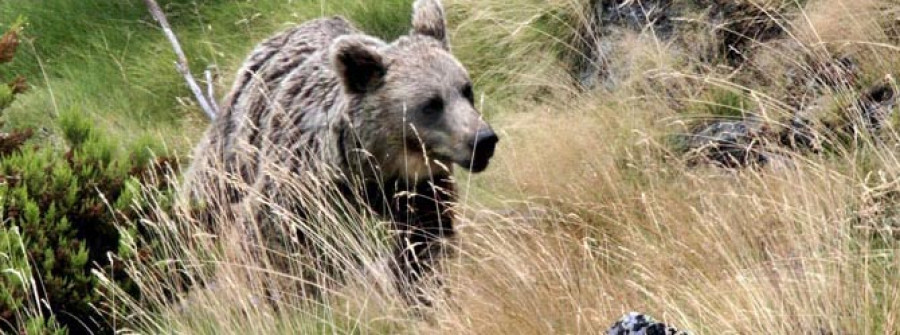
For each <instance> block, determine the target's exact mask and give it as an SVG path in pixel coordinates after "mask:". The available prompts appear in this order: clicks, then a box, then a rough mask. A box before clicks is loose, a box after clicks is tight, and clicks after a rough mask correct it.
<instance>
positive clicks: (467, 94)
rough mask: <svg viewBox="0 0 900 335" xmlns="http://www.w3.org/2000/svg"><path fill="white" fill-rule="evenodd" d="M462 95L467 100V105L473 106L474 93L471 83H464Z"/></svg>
mask: <svg viewBox="0 0 900 335" xmlns="http://www.w3.org/2000/svg"><path fill="white" fill-rule="evenodd" d="M462 95H463V97H464V98H466V100H469V103H471V104H473V105H474V104H475V93H473V92H472V83H466V86H463V88H462Z"/></svg>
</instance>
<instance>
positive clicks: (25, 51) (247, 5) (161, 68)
mask: <svg viewBox="0 0 900 335" xmlns="http://www.w3.org/2000/svg"><path fill="white" fill-rule="evenodd" d="M410 3H411V1H410V0H390V1H379V2H377V4H376V3H374V2H371V1H363V0H339V1H332V0H329V1H324V0H323V1H304V2H303V3H296V2H294V3H292V2H286V1H277V0H262V1H251V2H248V1H237V0H230V1H212V0H208V1H191V0H178V1H160V5H161V6H163V8H164V10H165V11H166V13H167V15H168V17H169V19H170V21H171V23H172V25H173V29H174V30H175V32H176V34H178V36H179V38H180V40H181V43H182V45H183V47H184V49H185V52H186V53H187V54H188V57H189V58H190V61H191V66H192V69H193V71H194V73H195V75H196V76H198V79H200V80H203V79H202V72H203V70H204V69H205V68H206V67H207V66H216V67H217V68H219V69H220V77H219V80H218V81H217V82H216V87H217V93H218V94H219V95H223V94H225V93H226V90H227V88H228V87H229V86H230V84H231V80H232V73H233V71H234V70H235V69H236V68H237V67H238V66H239V65H240V62H241V61H242V59H243V57H244V55H245V54H246V53H247V52H248V51H249V50H250V49H251V48H252V47H253V46H254V45H255V44H256V43H258V41H259V40H261V39H262V38H264V37H265V36H268V35H270V34H272V33H273V32H275V31H277V30H280V29H283V28H285V27H287V26H289V25H291V24H294V23H299V22H302V21H304V20H307V19H310V18H314V17H319V16H323V15H333V14H337V13H341V14H343V15H345V16H347V17H348V18H350V19H351V20H353V21H354V22H355V23H357V25H358V26H359V27H360V28H361V29H363V30H365V31H367V32H370V33H372V34H375V35H378V36H382V37H384V38H389V39H390V38H393V37H396V36H398V35H400V34H402V33H404V32H406V31H407V30H408V26H409V23H408V22H409V20H408V17H409V15H410V11H411V10H410ZM19 17H24V18H25V19H26V20H27V21H28V26H27V29H26V31H25V34H26V37H27V39H28V41H27V42H25V43H23V46H22V47H21V48H20V55H19V57H17V58H16V61H15V62H14V63H13V64H11V66H9V67H5V68H3V69H0V76H2V77H9V76H11V75H12V74H21V75H24V76H26V77H27V78H28V79H29V81H30V83H31V84H32V85H33V86H34V89H33V91H32V92H31V93H30V94H28V95H25V96H22V97H20V99H19V100H18V102H17V103H16V104H14V105H13V106H12V107H11V108H10V109H9V110H8V111H6V113H5V114H6V115H5V119H6V120H7V124H8V126H10V127H37V128H41V129H44V130H46V131H45V132H44V133H45V134H50V135H47V137H51V138H52V137H53V136H52V134H53V133H55V131H56V129H57V127H56V125H55V120H56V117H57V116H58V115H59V113H60V112H61V111H72V110H74V111H78V112H82V113H86V114H89V115H91V117H92V118H93V119H94V120H95V122H98V123H100V124H103V125H105V126H106V128H109V129H111V130H112V132H113V133H114V134H115V135H116V136H117V137H119V138H120V139H121V140H122V141H124V142H129V141H132V140H134V139H136V138H139V137H140V136H143V135H146V134H151V135H152V136H156V137H158V138H161V139H166V140H167V142H170V145H173V146H174V147H175V148H177V149H182V150H186V149H188V148H189V147H190V145H191V143H193V140H195V139H196V137H197V135H198V134H199V133H200V132H198V131H197V129H202V128H203V127H204V125H205V123H206V122H207V121H206V120H205V118H204V116H203V115H202V113H201V112H200V111H199V109H198V108H197V107H196V106H194V105H193V100H192V98H191V96H190V92H189V91H188V90H187V87H186V85H185V84H184V80H183V79H182V78H181V76H180V75H179V74H178V73H177V72H176V71H175V68H174V66H173V62H174V54H173V53H172V51H171V47H170V46H169V44H168V41H167V40H165V38H164V36H163V35H162V33H161V32H160V31H159V30H158V28H157V26H156V24H155V22H154V21H152V19H151V18H150V16H149V14H148V13H147V11H146V8H145V7H144V4H143V2H142V1H132V0H79V1H73V0H47V1H39V2H37V1H4V2H2V3H0V28H2V27H5V26H7V25H9V24H11V23H12V22H14V21H15V19H17V18H19Z"/></svg>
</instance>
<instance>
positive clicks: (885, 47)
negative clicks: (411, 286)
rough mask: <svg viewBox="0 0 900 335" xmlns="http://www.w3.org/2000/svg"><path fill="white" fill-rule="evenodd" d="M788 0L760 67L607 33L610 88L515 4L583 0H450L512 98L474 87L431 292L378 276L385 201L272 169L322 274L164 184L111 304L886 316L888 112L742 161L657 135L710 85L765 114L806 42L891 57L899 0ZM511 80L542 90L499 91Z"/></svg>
mask: <svg viewBox="0 0 900 335" xmlns="http://www.w3.org/2000/svg"><path fill="white" fill-rule="evenodd" d="M797 6H798V11H797V13H799V14H798V15H794V16H791V17H790V18H789V19H785V20H783V21H780V22H782V23H781V24H783V25H785V27H786V29H787V31H788V33H787V34H786V35H785V37H784V38H782V39H779V40H777V41H768V42H762V43H757V44H756V45H755V46H754V47H755V52H754V54H753V55H754V57H753V58H752V59H750V60H749V61H748V63H749V64H752V65H750V66H753V67H756V70H757V71H763V73H767V74H768V75H769V76H768V77H766V78H758V79H754V77H753V76H752V75H747V73H753V72H752V71H746V72H742V69H722V68H715V67H710V66H705V65H704V64H701V63H700V62H701V59H700V58H701V57H698V56H697V55H696V54H694V53H693V52H694V51H696V50H690V49H685V48H682V47H680V46H678V45H676V44H675V43H668V42H666V41H661V40H659V39H656V38H655V37H654V36H652V35H648V34H647V33H646V31H645V32H637V33H636V32H626V33H623V34H624V35H623V36H624V37H622V38H620V39H617V40H616V41H614V42H613V43H615V44H616V47H617V50H621V52H620V53H618V54H617V56H615V57H613V58H611V59H609V62H610V64H613V65H615V66H616V67H617V69H619V70H617V71H618V72H617V74H616V77H615V78H616V80H617V81H616V83H615V84H616V85H615V87H616V88H615V89H603V88H601V89H598V90H595V91H592V92H588V93H578V90H577V89H575V88H573V87H572V86H571V78H568V77H565V73H566V70H567V69H566V68H565V64H564V63H563V62H561V61H558V60H555V59H554V58H549V59H545V58H546V53H548V52H549V50H552V49H553V48H557V47H560V46H559V45H557V44H554V45H556V46H554V47H548V46H547V44H541V43H551V44H553V43H554V41H556V42H558V41H560V39H559V36H563V35H558V34H549V33H547V34H542V33H541V31H540V25H534V24H533V23H534V22H536V21H539V20H538V18H546V15H548V14H547V13H551V14H553V15H562V14H559V13H561V12H560V11H556V9H560V8H562V9H560V10H562V13H565V9H566V8H568V9H571V8H583V3H582V2H577V1H568V2H567V1H562V2H546V3H543V2H528V3H524V2H523V4H522V5H521V6H518V7H513V6H509V5H504V3H501V2H496V1H492V0H471V1H469V0H459V1H453V2H451V4H450V6H449V7H448V8H451V9H457V10H467V13H473V15H474V14H478V15H475V16H470V17H468V19H464V18H456V19H454V20H453V21H454V22H455V23H456V24H457V27H458V28H457V29H456V30H455V31H456V34H455V35H454V37H455V39H456V40H461V43H456V45H457V46H458V47H457V49H456V50H457V52H459V53H460V54H461V58H462V60H463V61H464V62H471V64H474V66H476V67H479V68H480V69H481V72H478V73H476V76H477V77H476V78H481V79H482V80H483V81H482V82H483V83H488V84H491V85H498V87H501V89H500V90H499V93H498V94H499V95H500V96H505V97H514V98H515V99H514V100H505V99H501V98H497V99H496V100H493V101H489V103H488V104H487V105H486V106H485V107H486V109H488V110H487V113H488V115H490V116H491V118H492V119H493V123H494V124H495V128H496V129H498V130H500V132H501V136H502V137H503V141H502V142H501V145H500V147H499V148H498V153H497V157H495V158H494V163H493V164H494V165H493V166H492V167H491V168H490V169H489V171H488V172H486V173H485V174H483V175H479V176H471V175H468V174H465V173H459V174H458V175H457V183H458V184H459V185H460V186H461V188H462V192H463V195H462V196H461V197H460V199H461V200H460V203H459V204H458V210H459V212H460V217H459V229H460V231H461V234H460V235H461V236H460V240H459V243H457V244H455V245H454V246H453V249H454V250H455V256H454V257H452V258H449V259H447V260H446V261H445V263H444V265H445V268H444V269H443V271H441V277H442V278H443V284H444V285H443V286H442V287H433V288H432V289H431V290H430V292H432V294H433V296H432V299H433V300H434V301H435V306H434V307H432V308H430V309H428V310H425V311H422V310H410V309H409V308H408V307H406V306H405V305H404V304H403V303H402V300H401V299H400V298H399V297H398V296H397V294H396V292H395V291H394V290H393V288H392V287H391V285H390V278H389V276H388V275H387V273H388V272H387V270H386V269H387V266H388V264H387V262H388V261H387V257H385V255H386V254H387V250H388V247H389V243H387V242H386V241H387V239H385V235H384V234H385V230H384V229H383V228H384V222H382V221H383V220H379V219H378V218H375V217H373V216H372V215H371V214H370V213H366V212H365V211H361V212H360V211H347V209H348V208H344V207H342V206H340V204H341V201H340V199H336V198H334V197H333V196H330V195H329V193H328V192H324V193H323V191H321V190H322V185H321V184H318V182H319V180H318V179H316V178H314V177H309V178H303V179H297V178H296V176H294V175H291V174H289V173H286V172H285V171H279V170H278V169H277V168H273V170H272V171H271V173H272V174H273V175H275V176H278V177H279V178H282V179H283V180H284V181H285V182H287V183H288V184H290V185H295V187H294V190H293V191H292V192H293V194H294V195H295V196H298V197H301V198H303V199H306V200H305V201H308V206H309V208H313V209H315V212H317V213H319V214H321V215H320V216H319V217H317V218H316V219H315V220H309V219H308V218H299V217H292V214H291V213H290V211H283V212H278V215H279V216H280V217H281V218H282V220H283V221H284V222H289V223H293V224H295V225H312V226H311V228H316V229H318V231H321V232H322V234H323V236H321V238H319V239H317V241H318V242H317V243H318V245H319V246H320V247H322V248H323V249H324V250H327V251H328V252H329V253H330V255H332V256H333V257H332V259H331V260H330V261H331V262H333V263H334V264H337V266H335V267H334V268H336V269H339V271H338V272H337V273H338V274H339V276H335V275H334V273H333V272H332V273H317V272H316V270H314V269H315V268H309V267H303V266H292V265H291V264H302V263H303V262H308V261H309V259H308V256H304V255H303V253H302V252H300V251H303V250H302V248H297V246H296V245H293V244H292V243H293V242H292V241H285V242H284V243H283V245H282V246H283V247H285V249H283V250H273V249H272V248H269V246H263V245H260V244H258V243H256V242H254V239H253V238H252V235H253V234H254V233H255V232H257V231H259V230H260V227H259V226H258V224H260V222H257V221H255V220H253V219H249V220H244V221H240V222H231V224H228V223H229V220H231V221H235V220H233V219H232V218H231V217H230V216H229V217H223V218H221V219H222V220H221V222H220V223H224V226H223V229H222V231H220V232H219V233H218V234H210V233H208V232H207V231H206V230H204V229H202V225H201V224H200V222H199V220H198V219H197V218H196V217H195V216H196V215H195V213H193V212H190V211H189V210H188V209H187V208H188V207H180V206H181V205H184V204H185V203H186V200H185V199H175V202H174V203H175V204H176V206H175V207H176V210H175V211H174V213H173V212H171V211H169V210H168V209H166V207H167V205H166V204H164V203H161V204H160V206H159V207H160V210H159V211H157V212H155V213H148V216H147V219H146V222H145V224H146V225H147V227H149V229H151V231H152V232H154V234H155V235H156V236H157V237H163V239H162V241H165V242H164V243H162V245H160V247H159V248H158V249H157V250H158V251H157V252H158V254H157V255H156V256H157V258H156V259H157V260H156V261H154V262H150V263H132V264H131V266H132V268H131V270H132V272H133V274H134V275H135V276H137V277H138V278H141V279H143V280H142V281H141V282H140V283H139V284H140V285H142V287H143V288H144V292H146V294H145V296H144V297H142V299H141V300H130V299H126V298H124V297H121V296H120V297H117V298H118V300H116V301H117V303H119V304H121V305H124V306H125V307H124V308H119V309H118V310H119V311H120V312H121V317H122V318H123V319H124V320H126V321H127V322H128V324H130V325H131V326H130V327H131V329H133V330H135V331H139V332H148V333H172V332H174V333H190V334H195V333H198V334H244V333H265V334H282V333H283V334H292V333H364V334H370V333H442V334H444V333H446V334H550V333H566V334H584V333H587V334H595V333H602V332H603V331H605V329H606V328H607V327H609V326H610V325H611V324H612V323H613V322H614V321H615V320H616V319H617V318H618V317H619V316H620V315H622V314H623V313H625V312H628V311H632V310H637V311H641V312H646V313H649V314H651V315H654V316H655V317H657V318H658V319H662V320H664V321H665V322H667V323H671V324H673V325H676V326H678V327H680V328H686V329H690V330H693V331H694V332H696V333H699V334H747V333H751V334H753V333H766V334H795V333H801V334H893V333H900V324H898V322H900V312H898V311H900V286H898V283H900V271H898V266H900V260H898V257H897V252H898V242H897V240H896V232H895V230H896V229H897V226H896V224H895V221H896V218H897V212H896V210H895V209H894V208H896V206H898V204H900V201H898V200H897V199H898V198H897V195H898V194H900V164H898V163H900V162H898V159H900V156H898V151H897V146H896V144H897V143H900V141H898V139H900V136H898V133H897V132H896V131H894V129H893V128H892V126H891V124H892V123H889V124H888V127H887V129H886V130H883V131H882V132H880V133H879V134H877V135H878V136H877V137H870V136H859V137H856V138H854V139H853V140H851V141H846V137H841V136H835V135H834V134H833V132H832V131H831V130H829V129H818V130H816V131H818V132H820V135H822V138H824V139H825V141H827V142H829V143H827V147H829V148H830V149H829V150H826V151H823V152H819V153H812V152H801V151H791V150H788V149H784V148H778V147H775V146H774V145H772V146H767V147H766V148H767V149H768V150H771V151H773V153H774V155H775V156H776V157H779V159H778V160H777V164H770V165H767V166H764V167H755V168H747V169H740V170H731V169H721V168H717V167H714V166H707V165H702V164H701V165H693V164H689V163H688V162H687V161H686V160H685V159H684V158H683V157H682V156H681V155H680V154H679V151H678V150H677V149H675V148H673V147H672V145H671V143H670V142H669V139H671V138H672V136H673V135H680V134H681V133H683V132H686V131H687V130H688V129H690V128H691V124H694V123H696V122H705V121H707V120H706V119H708V118H710V117H712V116H714V115H709V114H705V111H708V110H709V109H708V108H694V107H693V106H697V105H704V106H705V105H717V104H721V103H722V102H721V101H716V100H714V99H713V98H711V97H715V95H711V94H710V91H714V90H728V91H730V92H736V93H735V94H739V95H740V96H741V97H743V100H742V101H746V102H747V103H746V104H744V105H740V106H739V107H740V108H738V109H739V111H740V113H739V115H741V116H753V117H756V118H759V119H761V120H764V121H765V122H768V123H771V124H773V125H780V124H783V123H784V122H785V120H786V119H787V118H789V117H790V116H791V113H790V111H791V108H793V107H791V103H792V102H789V101H786V100H785V99H784V96H786V95H787V94H788V93H789V92H790V90H791V89H792V84H790V83H789V82H788V79H789V78H787V73H788V72H789V70H790V71H800V73H801V74H804V73H805V74H811V73H812V72H814V71H816V67H815V66H814V64H816V62H817V61H818V62H826V61H830V60H832V59H834V58H836V57H840V56H844V55H853V56H856V57H857V59H858V64H859V67H860V68H859V70H858V73H859V74H860V77H862V79H861V82H862V83H863V84H860V85H864V84H865V83H866V82H869V83H871V82H874V81H875V80H876V78H877V79H880V78H882V77H884V76H885V75H886V74H890V73H893V71H896V70H897V69H898V66H897V64H898V50H900V49H898V48H897V47H896V40H895V39H893V38H892V37H891V36H889V34H886V33H885V32H886V31H889V30H888V29H886V25H889V24H891V22H892V21H890V20H887V21H885V20H883V15H884V13H896V11H894V12H891V11H889V10H885V8H888V9H890V8H894V9H896V6H897V5H895V4H891V3H889V2H885V1H877V0H858V1H845V0H820V1H809V2H808V3H807V4H806V5H800V4H798V5H797ZM885 6H887V7H885ZM485 8H486V9H485ZM835 8H852V9H853V11H849V12H848V11H841V10H836V9H835ZM482 9H484V11H481V10H482ZM563 16H565V15H563ZM481 30H483V31H485V32H486V33H485V34H484V35H474V34H471V35H467V34H464V33H463V32H467V31H481ZM526 31H531V34H535V35H527V34H525V33H523V32H526ZM842 32H846V33H842ZM523 36H524V37H523ZM541 36H543V37H545V38H543V39H542V38H541ZM547 36H550V37H549V38H546V37H547ZM569 36H577V34H571V35H569ZM482 39H488V40H493V41H495V42H496V41H499V42H497V43H496V45H498V46H499V48H500V50H507V51H509V50H513V51H516V52H518V53H516V52H513V53H509V55H511V57H513V59H518V60H529V59H531V60H537V59H539V58H540V61H539V62H537V63H529V64H530V65H533V66H526V65H525V64H518V65H517V64H509V63H501V62H498V61H497V60H496V59H493V60H492V59H485V58H479V57H491V56H497V54H495V53H488V54H486V55H480V52H481V51H480V50H484V48H489V44H487V42H486V41H482ZM548 41H549V42H548ZM563 41H564V42H565V43H563V44H562V47H563V48H566V47H567V46H566V45H568V46H569V47H571V46H572V45H573V44H572V42H571V41H565V40H563ZM566 43H569V44H566ZM504 48H507V49H504ZM495 50H496V49H495ZM507 51H503V52H507ZM542 57H544V58H542ZM765 71H770V72H765ZM498 74H500V75H498ZM492 76H495V77H494V78H493V79H492ZM491 80H496V82H491ZM532 84H534V85H532ZM505 85H514V86H522V87H526V89H520V88H515V87H507V86H505ZM504 87H505V88H506V89H508V90H510V92H519V93H521V92H526V93H523V95H515V94H507V93H509V92H506V91H504V90H503V89H502V88H504ZM536 87H537V88H539V87H549V89H544V90H540V89H535V88H536ZM554 87H555V88H559V89H553V88H554ZM895 89H896V88H895ZM858 90H859V87H857V86H851V85H845V86H839V87H836V88H831V89H829V90H826V91H825V92H824V93H816V94H817V99H820V100H822V101H823V102H822V103H823V104H825V105H827V106H828V107H827V108H825V110H845V109H841V108H842V106H843V107H846V98H845V97H846V96H852V95H855V94H858V92H857V91H858ZM528 95H540V96H541V98H540V99H519V98H517V97H521V96H528ZM491 99H492V98H491V97H487V98H485V100H491ZM698 111H699V112H698ZM731 117H733V115H732V116H731ZM848 119H849V121H850V122H855V121H854V120H855V119H854V118H852V117H850V118H848ZM856 121H858V120H856ZM161 177H163V176H161ZM173 182H177V181H174V180H173ZM248 192H249V193H250V194H253V190H252V189H249V190H248ZM147 196H148V197H150V198H152V199H156V198H159V197H160V195H158V194H154V193H153V190H147ZM253 196H254V197H256V198H255V200H254V201H255V202H256V204H265V203H267V202H269V199H265V197H264V196H261V195H259V194H253ZM335 202H337V204H338V205H337V206H336V205H335ZM251 206H252V205H251ZM240 210H241V209H238V211H239V212H240ZM347 213H352V214H349V215H348V214H347ZM248 236H250V237H251V238H248ZM260 249H266V250H268V251H267V252H263V253H260ZM261 254H265V255H269V256H270V257H271V256H272V255H275V256H276V258H278V257H281V259H282V260H286V262H285V263H286V264H287V266H285V264H273V263H272V262H271V261H270V259H271V258H270V257H261V256H260V255H261ZM305 257H307V258H305ZM291 262H296V263H291ZM285 268H286V269H285ZM334 277H340V279H341V281H332V280H331V279H333V278H334ZM310 278H313V283H309V282H308V281H309V280H310ZM309 284H317V285H313V286H319V287H321V288H322V289H321V291H320V292H318V294H319V297H318V298H315V299H309V298H308V296H304V295H302V294H300V293H302V292H303V290H305V289H306V288H307V287H309ZM180 288H186V289H184V290H180Z"/></svg>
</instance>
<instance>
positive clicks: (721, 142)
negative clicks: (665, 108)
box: [688, 120, 769, 168]
mask: <svg viewBox="0 0 900 335" xmlns="http://www.w3.org/2000/svg"><path fill="white" fill-rule="evenodd" d="M762 133H763V128H762V125H761V124H760V123H758V122H753V121H749V120H739V121H716V122H713V123H711V124H709V125H707V126H706V127H705V128H703V129H702V130H700V131H698V132H696V133H694V134H692V135H690V139H689V140H688V149H689V153H690V154H691V155H692V156H693V160H694V161H695V162H696V161H697V160H700V161H707V162H711V163H714V164H716V165H720V166H723V167H728V168H738V167H745V166H749V165H764V164H766V163H768V161H769V158H768V155H767V154H765V153H764V152H763V151H762V143H763V139H762V136H761V134H762Z"/></svg>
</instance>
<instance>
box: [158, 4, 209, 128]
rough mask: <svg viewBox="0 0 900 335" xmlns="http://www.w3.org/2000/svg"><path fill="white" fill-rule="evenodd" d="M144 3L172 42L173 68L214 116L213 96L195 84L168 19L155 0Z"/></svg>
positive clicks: (204, 109)
mask: <svg viewBox="0 0 900 335" xmlns="http://www.w3.org/2000/svg"><path fill="white" fill-rule="evenodd" d="M144 3H146V4H147V9H149V10H150V14H151V15H153V19H155V20H156V22H158V23H159V25H160V27H162V29H163V33H165V34H166V38H168V39H169V42H170V43H172V49H173V50H174V51H175V57H176V58H177V59H176V62H175V68H176V69H177V70H178V72H179V73H181V75H182V76H183V77H184V80H185V81H186V82H187V84H188V87H189V88H190V89H191V91H192V92H193V93H194V98H196V99H197V103H199V104H200V108H202V109H203V112H205V113H206V116H208V117H209V118H210V119H211V120H214V119H215V118H216V115H217V114H218V108H217V107H215V106H216V105H215V103H210V100H211V99H213V97H212V96H211V95H210V97H206V96H204V95H203V90H202V89H201V88H200V85H198V84H197V80H195V79H194V76H193V75H192V74H191V69H190V67H188V60H187V57H186V56H185V55H184V50H182V49H181V44H180V43H178V38H177V37H175V33H174V32H173V31H172V27H171V26H170V25H169V20H167V19H166V15H165V14H164V13H163V11H162V9H161V8H160V7H159V4H157V3H156V0H144Z"/></svg>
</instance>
